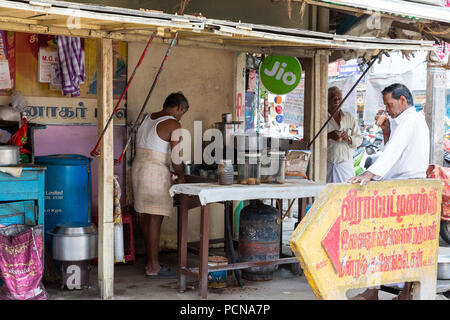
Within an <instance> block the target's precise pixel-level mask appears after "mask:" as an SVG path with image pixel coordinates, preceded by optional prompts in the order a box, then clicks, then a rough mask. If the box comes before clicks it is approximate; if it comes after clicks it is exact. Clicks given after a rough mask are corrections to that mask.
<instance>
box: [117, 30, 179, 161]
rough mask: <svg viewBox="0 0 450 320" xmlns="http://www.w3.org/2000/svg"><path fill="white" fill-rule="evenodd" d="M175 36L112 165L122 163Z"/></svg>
mask: <svg viewBox="0 0 450 320" xmlns="http://www.w3.org/2000/svg"><path fill="white" fill-rule="evenodd" d="M177 36H178V32H175V35H174V36H173V39H172V42H171V43H170V46H169V48H168V49H167V52H166V55H165V56H164V59H163V61H162V62H161V66H160V67H159V70H158V73H157V74H156V77H155V79H154V80H153V84H152V87H151V88H150V91H149V93H148V95H147V98H145V101H144V104H143V106H142V108H141V111H140V112H139V114H138V116H137V118H136V122H135V123H134V124H133V127H132V128H131V131H130V136H129V137H128V139H127V142H126V144H125V147H124V149H123V151H122V153H121V154H120V157H119V160H114V163H115V164H116V165H119V164H121V163H122V158H123V156H124V154H125V152H126V151H127V149H128V146H129V144H130V142H131V138H132V137H133V135H134V134H135V133H136V131H137V127H138V126H139V119H140V117H141V115H142V113H143V112H144V109H145V107H146V106H147V102H148V100H149V99H150V96H151V95H152V92H153V89H154V88H155V85H156V83H157V82H158V79H159V75H160V74H161V71H162V69H163V67H164V63H165V62H166V60H167V57H168V56H169V54H170V50H171V49H172V47H173V45H174V43H175V40H176V39H177Z"/></svg>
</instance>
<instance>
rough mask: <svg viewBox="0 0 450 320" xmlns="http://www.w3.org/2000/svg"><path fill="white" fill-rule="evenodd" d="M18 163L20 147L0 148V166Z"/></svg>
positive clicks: (5, 146)
mask: <svg viewBox="0 0 450 320" xmlns="http://www.w3.org/2000/svg"><path fill="white" fill-rule="evenodd" d="M19 162H20V147H17V146H10V145H4V146H0V166H14V165H18V164H19Z"/></svg>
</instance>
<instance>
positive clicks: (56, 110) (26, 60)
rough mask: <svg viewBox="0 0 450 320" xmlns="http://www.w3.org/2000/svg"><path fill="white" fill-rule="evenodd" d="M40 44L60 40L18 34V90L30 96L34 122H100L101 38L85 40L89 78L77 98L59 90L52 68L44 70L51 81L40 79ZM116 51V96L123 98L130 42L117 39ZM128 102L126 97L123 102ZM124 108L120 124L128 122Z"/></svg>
mask: <svg viewBox="0 0 450 320" xmlns="http://www.w3.org/2000/svg"><path fill="white" fill-rule="evenodd" d="M53 38H54V37H53ZM40 44H42V46H43V47H47V49H48V48H49V47H52V46H53V45H55V46H56V42H54V41H53V40H52V39H51V37H49V36H42V35H37V34H31V33H22V32H16V33H15V50H14V51H15V61H20V63H17V64H16V65H15V75H14V78H15V83H16V89H17V90H19V91H21V93H22V95H23V96H24V97H25V98H26V101H27V102H28V105H29V106H28V111H29V112H30V114H32V116H33V118H34V119H33V122H35V123H41V124H50V123H58V124H81V123H83V124H89V123H90V124H95V123H96V122H97V120H96V117H95V108H96V107H95V105H96V103H94V101H96V98H97V97H96V95H97V40H96V39H84V46H85V72H86V81H85V82H84V83H82V84H81V85H80V89H81V94H80V96H79V97H77V98H64V96H63V95H62V92H61V90H60V89H58V81H57V79H53V80H52V77H51V74H52V68H49V69H48V72H47V71H46V72H44V73H42V75H43V76H45V77H47V79H48V80H49V82H39V76H40V73H39V71H40V69H39V63H38V62H39V51H40ZM55 48H56V47H55ZM113 54H114V55H113V68H114V69H113V75H114V78H113V93H114V99H119V98H120V95H121V93H122V91H123V89H124V88H125V87H126V83H127V43H126V42H122V41H113ZM41 57H42V56H41ZM52 59H53V58H52ZM53 72H55V70H53ZM14 78H12V80H14ZM125 102H126V101H125V99H124V101H123V103H125ZM80 104H81V105H82V106H80ZM71 108H72V109H71ZM120 108H123V110H121V111H122V112H121V115H122V116H121V117H120V118H119V117H115V119H116V120H119V123H121V122H124V121H125V109H124V106H123V107H122V106H120ZM77 109H78V111H77Z"/></svg>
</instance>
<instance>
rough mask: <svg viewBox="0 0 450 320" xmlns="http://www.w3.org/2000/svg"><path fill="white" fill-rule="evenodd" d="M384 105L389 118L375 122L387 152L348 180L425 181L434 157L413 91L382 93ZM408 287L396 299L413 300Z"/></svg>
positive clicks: (397, 87)
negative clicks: (429, 163) (431, 157)
mask: <svg viewBox="0 0 450 320" xmlns="http://www.w3.org/2000/svg"><path fill="white" fill-rule="evenodd" d="M382 95H383V102H384V105H385V106H386V112H387V114H388V115H389V118H388V117H387V116H384V115H382V114H380V113H379V114H377V116H376V118H375V120H376V121H377V124H378V125H379V126H380V127H381V129H382V130H383V136H384V146H383V152H382V153H381V154H380V155H379V157H378V159H377V160H376V161H375V163H374V164H373V165H371V166H370V167H369V168H368V169H367V171H366V172H364V173H363V174H361V175H359V176H357V177H353V178H351V179H349V180H348V182H350V183H360V184H365V183H367V182H369V181H370V180H372V179H373V180H395V179H425V178H426V171H427V168H428V162H429V155H430V140H429V139H430V135H429V130H428V125H427V123H426V122H425V117H424V115H423V114H422V113H420V112H416V109H415V108H414V103H413V98H412V94H411V91H409V89H408V88H407V87H406V86H405V85H403V84H400V83H394V84H392V85H390V86H388V87H386V88H384V90H383V91H382ZM398 285H399V287H402V286H403V285H404V288H403V290H402V292H401V293H400V295H399V296H398V297H396V298H395V299H398V300H409V299H410V296H411V285H412V283H411V282H406V283H401V284H398ZM353 299H358V300H377V299H378V289H375V288H370V289H367V290H366V291H364V292H363V293H361V294H359V295H357V296H356V297H355V298H353Z"/></svg>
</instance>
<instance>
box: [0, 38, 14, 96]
mask: <svg viewBox="0 0 450 320" xmlns="http://www.w3.org/2000/svg"><path fill="white" fill-rule="evenodd" d="M7 50H8V45H7V39H6V32H5V31H0V89H11V88H12V83H11V75H10V73H9V64H8V52H7Z"/></svg>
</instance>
